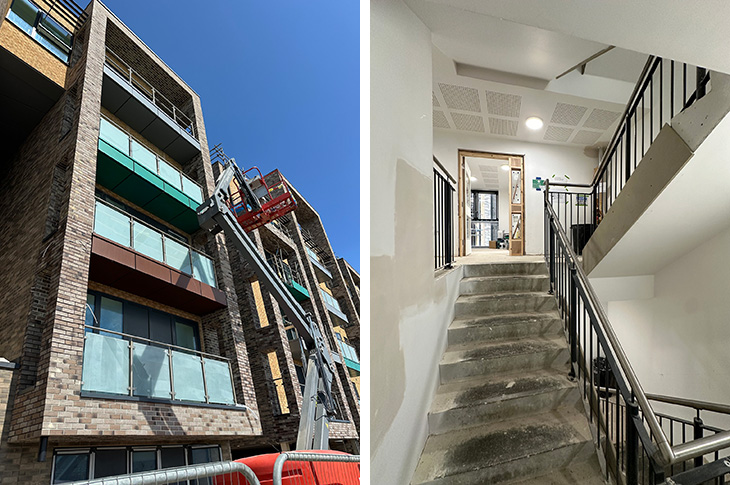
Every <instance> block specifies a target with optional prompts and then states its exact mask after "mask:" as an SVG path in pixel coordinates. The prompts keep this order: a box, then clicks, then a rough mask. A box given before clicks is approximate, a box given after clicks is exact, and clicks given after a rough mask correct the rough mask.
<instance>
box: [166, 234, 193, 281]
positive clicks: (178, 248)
mask: <svg viewBox="0 0 730 485" xmlns="http://www.w3.org/2000/svg"><path fill="white" fill-rule="evenodd" d="M165 263H167V264H168V265H170V266H172V267H173V268H175V269H177V270H180V271H182V272H183V273H186V274H192V268H191V267H190V250H189V249H188V248H187V247H186V246H183V245H182V244H180V243H178V242H175V241H173V240H171V239H167V238H165Z"/></svg>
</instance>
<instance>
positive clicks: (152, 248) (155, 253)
mask: <svg viewBox="0 0 730 485" xmlns="http://www.w3.org/2000/svg"><path fill="white" fill-rule="evenodd" d="M133 226H134V250H135V251H137V252H138V253H142V254H144V255H145V256H149V257H150V258H152V259H154V260H156V261H160V262H164V257H163V254H162V234H160V233H159V232H157V231H155V230H154V229H151V228H149V227H147V226H145V225H144V224H140V223H139V222H137V221H134V222H133Z"/></svg>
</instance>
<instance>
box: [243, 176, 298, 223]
mask: <svg viewBox="0 0 730 485" xmlns="http://www.w3.org/2000/svg"><path fill="white" fill-rule="evenodd" d="M253 171H256V172H257V173H258V174H254V176H253V177H251V178H249V177H248V174H249V173H250V172H253ZM243 174H244V176H245V177H246V181H247V183H248V185H249V187H250V189H251V192H252V194H251V193H248V194H247V192H246V191H245V190H244V188H242V187H239V186H238V184H237V183H236V182H235V179H234V181H233V182H232V183H231V187H230V192H231V198H230V205H231V207H230V208H231V211H233V214H234V215H235V216H236V220H237V221H238V223H239V224H240V225H241V227H243V229H244V230H245V231H246V232H251V231H253V230H254V229H256V228H258V227H261V226H263V225H264V224H268V223H269V222H271V221H273V220H275V219H278V218H279V217H281V216H283V215H286V214H288V213H289V212H291V211H293V210H294V209H296V208H297V201H296V200H295V199H294V195H293V194H292V193H291V191H290V190H289V186H288V185H287V183H286V180H284V177H282V176H281V172H279V171H278V170H274V171H272V172H270V173H268V174H266V176H262V175H261V171H260V170H259V169H258V168H257V167H252V168H250V169H248V170H246V171H245V172H244V173H243ZM252 197H255V200H252Z"/></svg>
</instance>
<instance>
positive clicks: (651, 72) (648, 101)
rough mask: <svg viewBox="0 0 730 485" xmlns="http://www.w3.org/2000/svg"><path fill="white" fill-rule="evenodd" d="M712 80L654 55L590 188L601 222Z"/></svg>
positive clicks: (703, 72)
mask: <svg viewBox="0 0 730 485" xmlns="http://www.w3.org/2000/svg"><path fill="white" fill-rule="evenodd" d="M665 73H666V74H665ZM709 82H710V72H709V71H708V70H706V69H704V68H701V67H697V66H692V65H690V64H687V63H682V62H676V61H672V60H665V59H662V58H661V57H655V56H650V57H649V59H648V60H647V62H646V64H645V65H644V69H643V71H642V73H641V76H640V77H639V80H638V81H637V83H636V85H635V87H634V91H633V92H632V94H631V97H630V98H629V102H628V103H627V104H626V108H625V110H624V112H623V114H622V116H621V118H620V120H621V121H620V123H619V125H618V127H617V128H616V131H615V132H614V134H613V136H612V137H611V141H610V142H609V144H608V147H607V148H606V151H605V152H604V154H603V156H602V158H601V161H600V163H599V164H598V169H597V170H596V173H595V175H594V177H593V180H592V182H591V184H590V185H591V186H592V187H593V198H594V201H595V206H596V213H597V214H598V218H599V222H600V218H601V217H602V216H603V214H605V213H606V212H607V211H608V209H609V208H610V207H611V205H612V204H613V201H614V200H615V199H616V197H617V196H618V194H619V192H621V189H623V186H624V185H625V184H626V182H627V181H628V179H629V177H630V176H631V174H632V173H633V172H634V171H635V170H636V167H637V166H638V165H639V162H640V161H641V159H642V158H643V157H644V155H646V152H647V151H648V149H649V147H650V146H651V144H652V143H653V142H654V140H655V139H656V137H657V136H658V135H659V131H660V130H661V128H662V126H663V124H664V122H665V121H667V122H669V121H671V119H672V118H673V117H674V116H675V115H677V114H679V113H681V112H682V111H684V110H685V109H686V108H688V107H689V106H691V105H692V104H693V103H694V102H695V101H697V100H698V99H700V98H702V97H703V96H704V95H705V94H707V92H708V85H709ZM688 88H689V89H688Z"/></svg>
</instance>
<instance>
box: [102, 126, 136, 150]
mask: <svg viewBox="0 0 730 485" xmlns="http://www.w3.org/2000/svg"><path fill="white" fill-rule="evenodd" d="M99 137H100V138H101V139H102V140H104V141H105V142H107V143H108V144H110V145H111V146H113V147H114V148H116V149H117V150H119V151H120V152H122V153H124V154H125V155H129V135H127V134H126V133H125V132H124V131H122V130H120V129H119V128H117V127H116V126H115V125H114V123H112V122H111V121H109V120H106V119H104V118H102V119H101V124H100V125H99Z"/></svg>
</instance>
